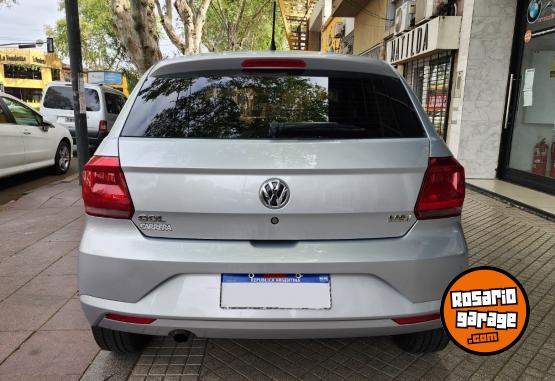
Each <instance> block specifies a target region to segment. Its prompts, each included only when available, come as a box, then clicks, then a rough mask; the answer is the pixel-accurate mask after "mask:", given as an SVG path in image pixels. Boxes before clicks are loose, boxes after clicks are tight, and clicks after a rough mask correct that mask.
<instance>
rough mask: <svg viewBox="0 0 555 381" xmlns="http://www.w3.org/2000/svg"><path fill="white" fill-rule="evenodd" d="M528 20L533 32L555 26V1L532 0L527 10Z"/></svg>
mask: <svg viewBox="0 0 555 381" xmlns="http://www.w3.org/2000/svg"><path fill="white" fill-rule="evenodd" d="M526 20H527V21H528V27H529V28H530V29H531V30H532V31H533V32H535V31H538V30H541V29H544V28H548V27H552V26H555V3H553V1H545V0H543V1H542V0H531V1H530V3H529V4H528V8H527V10H526Z"/></svg>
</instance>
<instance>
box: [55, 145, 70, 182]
mask: <svg viewBox="0 0 555 381" xmlns="http://www.w3.org/2000/svg"><path fill="white" fill-rule="evenodd" d="M71 155H72V152H71V145H70V144H69V143H68V142H67V140H62V141H61V142H60V144H58V149H57V150H56V156H54V166H53V167H52V168H53V170H54V173H55V174H57V175H63V174H65V173H66V172H67V171H68V170H69V165H70V164H71Z"/></svg>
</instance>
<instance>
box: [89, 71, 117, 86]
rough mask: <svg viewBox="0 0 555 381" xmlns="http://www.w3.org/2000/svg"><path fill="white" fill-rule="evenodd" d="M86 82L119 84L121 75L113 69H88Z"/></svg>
mask: <svg viewBox="0 0 555 381" xmlns="http://www.w3.org/2000/svg"><path fill="white" fill-rule="evenodd" d="M88 82H89V83H95V84H104V85H117V86H121V85H122V82H123V76H122V74H121V73H118V72H115V71H89V74H88Z"/></svg>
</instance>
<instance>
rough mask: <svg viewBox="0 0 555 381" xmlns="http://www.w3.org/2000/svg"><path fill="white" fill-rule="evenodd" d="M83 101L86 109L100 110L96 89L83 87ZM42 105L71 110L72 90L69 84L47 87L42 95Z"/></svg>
mask: <svg viewBox="0 0 555 381" xmlns="http://www.w3.org/2000/svg"><path fill="white" fill-rule="evenodd" d="M85 101H86V104H87V111H98V110H100V98H99V97H98V92H97V91H96V90H93V89H85ZM43 106H44V107H45V108H55V109H58V110H73V90H72V88H71V86H51V87H49V88H48V90H46V94H45V95H44V102H43Z"/></svg>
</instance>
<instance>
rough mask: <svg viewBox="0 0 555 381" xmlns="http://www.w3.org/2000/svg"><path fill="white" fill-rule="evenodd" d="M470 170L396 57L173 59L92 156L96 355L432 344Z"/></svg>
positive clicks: (87, 276) (84, 266) (87, 264)
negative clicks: (196, 342) (156, 343)
mask: <svg viewBox="0 0 555 381" xmlns="http://www.w3.org/2000/svg"><path fill="white" fill-rule="evenodd" d="M464 187H465V185H464V170H463V168H462V167H461V165H460V164H459V163H458V162H457V161H456V160H455V159H454V158H453V156H452V154H451V153H450V152H449V150H448V148H447V147H446V145H445V144H444V143H443V141H442V140H441V139H440V138H439V137H438V136H437V134H436V132H435V131H434V128H433V126H432V125H431V124H430V122H429V120H428V119H427V116H426V114H425V113H424V111H423V110H422V108H421V106H420V105H419V102H418V100H417V99H416V98H415V96H414V95H413V94H412V92H411V91H410V90H409V88H408V87H407V85H406V84H405V82H404V81H403V79H402V78H401V77H400V76H399V75H398V73H397V72H396V71H395V70H394V69H393V68H392V67H391V66H389V65H388V64H386V63H384V62H381V61H376V60H371V59H367V58H361V57H354V56H339V55H326V54H307V53H303V54H293V53H270V52H267V53H239V54H218V55H200V56H190V57H180V58H177V59H173V60H169V61H164V62H161V63H159V64H157V65H156V66H154V67H153V68H151V69H150V70H149V71H148V72H147V73H146V74H145V75H144V77H143V78H142V79H141V80H140V82H139V83H138V85H137V86H136V89H135V90H134V92H133V94H132V95H131V96H130V98H129V100H128V102H127V103H126V105H125V107H124V108H123V110H122V112H121V114H120V115H119V117H118V119H117V121H116V123H115V125H114V127H113V128H112V130H111V132H110V134H109V135H108V137H107V138H106V139H105V140H104V141H103V143H102V144H101V146H100V147H99V149H98V150H97V151H96V156H94V157H93V158H92V159H91V160H90V161H89V163H88V164H87V166H86V168H85V171H84V175H83V199H84V203H85V208H86V213H87V215H88V216H87V224H86V228H85V231H84V234H83V238H82V241H81V246H80V257H79V273H80V278H79V288H80V294H81V296H80V298H81V303H82V306H83V309H84V311H85V314H86V316H87V318H88V320H89V322H90V324H91V327H92V331H93V334H94V337H95V339H96V341H97V343H98V345H99V346H100V347H101V348H103V349H107V350H112V351H120V352H129V351H135V350H138V349H140V348H141V347H142V346H143V345H144V344H145V343H146V341H147V339H148V338H149V337H150V336H152V335H171V336H174V337H175V338H177V339H179V338H181V339H182V338H184V337H186V335H188V334H189V333H193V334H195V335H197V336H200V337H220V338H320V337H322V338H323V337H356V336H373V335H393V336H394V339H395V341H396V342H397V343H398V345H399V346H401V347H402V348H403V349H405V350H407V351H410V352H415V353H416V352H430V351H436V350H440V349H442V348H444V347H445V346H446V345H447V343H448V337H447V335H446V333H445V332H444V330H443V329H442V324H441V320H440V317H439V311H440V300H441V297H442V293H443V290H444V289H445V287H446V286H447V284H448V283H449V281H450V280H451V279H452V278H453V277H454V276H455V275H457V274H458V273H460V272H461V271H463V270H464V269H465V268H466V266H467V247H466V243H465V239H464V235H463V230H462V227H461V220H460V214H461V208H462V205H463V200H464Z"/></svg>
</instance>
